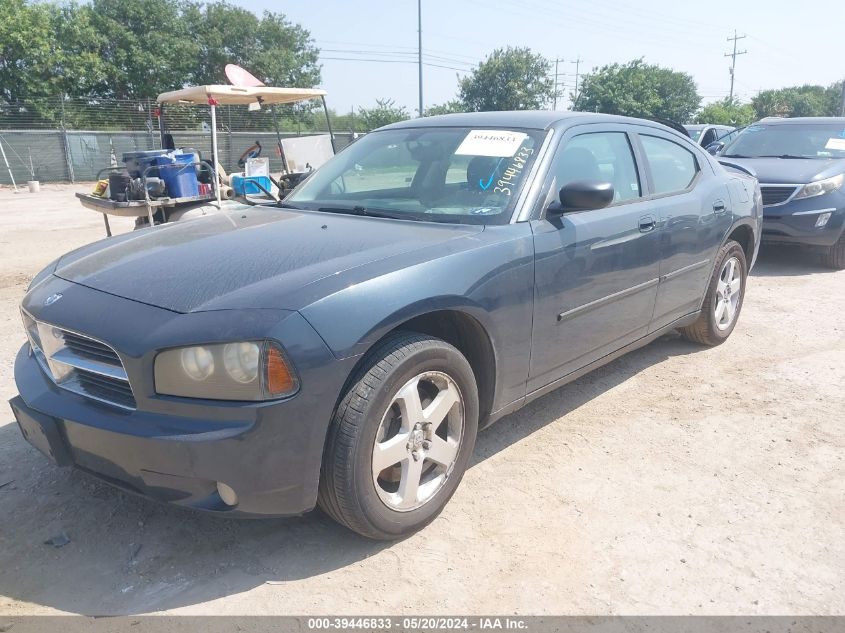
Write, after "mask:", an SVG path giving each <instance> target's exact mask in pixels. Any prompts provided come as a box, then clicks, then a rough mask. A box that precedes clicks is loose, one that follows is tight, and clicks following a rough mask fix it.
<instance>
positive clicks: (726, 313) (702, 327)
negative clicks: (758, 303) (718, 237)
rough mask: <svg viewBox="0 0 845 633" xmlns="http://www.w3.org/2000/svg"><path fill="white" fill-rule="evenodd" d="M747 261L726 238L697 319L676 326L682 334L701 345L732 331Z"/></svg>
mask: <svg viewBox="0 0 845 633" xmlns="http://www.w3.org/2000/svg"><path fill="white" fill-rule="evenodd" d="M747 278H748V264H747V263H746V261H745V251H744V250H742V246H740V245H739V244H738V243H737V242H734V241H733V240H730V241H728V242H726V243H725V245H724V246H722V248H720V249H719V252H718V253H717V254H716V265H715V266H714V267H713V274H712V275H711V277H710V283H709V284H708V285H707V294H706V295H705V297H704V302H703V303H702V305H701V314H700V315H699V317H698V320H697V321H696V322H695V323H693V324H692V325H689V326H687V327H683V328H679V331H680V333H681V335H683V336H684V338H686V339H688V340H690V341H693V342H695V343H701V344H702V345H711V346H712V345H719V344H720V343H724V342H725V341H726V340H727V338H728V337H729V336H730V335H731V332H733V330H734V327H735V326H736V322H737V319H739V312H740V310H742V302H743V300H744V299H745V283H746V280H747Z"/></svg>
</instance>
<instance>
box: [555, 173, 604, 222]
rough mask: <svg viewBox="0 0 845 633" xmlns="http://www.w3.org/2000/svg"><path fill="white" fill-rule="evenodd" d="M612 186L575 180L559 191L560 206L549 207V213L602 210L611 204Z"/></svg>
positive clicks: (592, 181)
mask: <svg viewBox="0 0 845 633" xmlns="http://www.w3.org/2000/svg"><path fill="white" fill-rule="evenodd" d="M613 195H614V190H613V185H612V184H610V183H609V182H603V181H601V180H575V181H573V182H570V183H567V184H566V185H564V186H563V188H562V189H561V190H560V204H559V205H557V204H554V205H551V206H550V207H549V212H550V213H553V214H557V215H560V214H562V213H569V212H572V211H592V210H593V209H604V208H605V207H606V206H607V205H609V204H610V203H611V202H613Z"/></svg>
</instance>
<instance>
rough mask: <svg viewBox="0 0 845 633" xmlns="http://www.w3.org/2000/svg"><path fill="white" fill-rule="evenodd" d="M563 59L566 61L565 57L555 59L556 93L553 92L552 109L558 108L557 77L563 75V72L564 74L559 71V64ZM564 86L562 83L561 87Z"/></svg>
mask: <svg viewBox="0 0 845 633" xmlns="http://www.w3.org/2000/svg"><path fill="white" fill-rule="evenodd" d="M562 61H565V60H563V59H555V89H554V93H553V94H552V110H557V97H558V91H557V87H558V83H557V79H558V77H560V76H561V74H562V73H560V72H558V64H560V62H562ZM562 87H563V85H561V88H562Z"/></svg>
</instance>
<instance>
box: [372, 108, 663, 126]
mask: <svg viewBox="0 0 845 633" xmlns="http://www.w3.org/2000/svg"><path fill="white" fill-rule="evenodd" d="M571 122H578V123H629V124H630V123H637V124H640V125H648V126H650V127H655V128H659V129H662V130H668V129H671V128H669V127H667V126H665V125H662V124H660V123H657V122H655V121H649V120H648V119H637V118H634V117H627V116H620V115H616V114H597V113H594V112H554V111H551V110H513V111H498V112H461V113H456V114H441V115H438V116H427V117H419V118H416V119H408V120H406V121H400V122H398V123H392V124H390V125H386V126H385V127H383V128H380V129H382V130H397V129H402V128H421V127H453V126H454V127H458V126H460V127H475V126H478V127H504V128H508V127H514V128H527V129H536V130H547V129H549V128H551V127H554V126H556V125H558V124H565V123H571ZM673 131H674V130H673Z"/></svg>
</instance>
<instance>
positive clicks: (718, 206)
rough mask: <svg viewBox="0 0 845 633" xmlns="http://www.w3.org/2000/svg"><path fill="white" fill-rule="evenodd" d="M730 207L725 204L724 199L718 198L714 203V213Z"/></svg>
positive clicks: (719, 212) (722, 211)
mask: <svg viewBox="0 0 845 633" xmlns="http://www.w3.org/2000/svg"><path fill="white" fill-rule="evenodd" d="M727 210H728V208H727V207H726V206H725V202H724V201H723V200H716V202H714V203H713V213H716V214H722V213H724V212H725V211H727Z"/></svg>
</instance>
